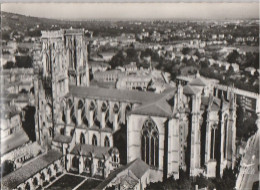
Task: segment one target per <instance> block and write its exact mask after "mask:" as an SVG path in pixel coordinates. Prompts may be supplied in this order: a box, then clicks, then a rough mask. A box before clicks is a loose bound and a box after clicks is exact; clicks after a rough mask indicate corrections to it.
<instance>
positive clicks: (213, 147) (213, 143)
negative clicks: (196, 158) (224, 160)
mask: <svg viewBox="0 0 260 190" xmlns="http://www.w3.org/2000/svg"><path fill="white" fill-rule="evenodd" d="M216 141H217V125H213V126H212V128H211V141H210V159H213V160H214V159H216Z"/></svg>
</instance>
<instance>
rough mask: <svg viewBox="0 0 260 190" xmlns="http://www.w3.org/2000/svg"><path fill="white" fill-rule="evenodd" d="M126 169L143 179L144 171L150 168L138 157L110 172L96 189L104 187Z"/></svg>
mask: <svg viewBox="0 0 260 190" xmlns="http://www.w3.org/2000/svg"><path fill="white" fill-rule="evenodd" d="M125 170H130V171H131V172H132V174H134V176H136V177H137V178H138V179H141V177H142V176H143V175H144V173H145V172H146V171H147V170H149V166H148V165H147V164H146V163H145V162H144V161H142V160H141V159H140V158H137V159H135V160H134V161H132V162H130V163H129V164H127V165H125V166H122V167H120V168H118V169H117V170H115V171H114V172H112V173H111V174H109V176H108V177H107V178H106V179H105V180H104V181H103V182H102V183H100V184H99V185H98V186H97V187H96V189H104V188H105V187H106V186H107V185H108V184H109V183H110V182H111V181H113V180H114V179H115V178H116V177H117V176H118V175H119V174H120V173H121V172H123V171H125Z"/></svg>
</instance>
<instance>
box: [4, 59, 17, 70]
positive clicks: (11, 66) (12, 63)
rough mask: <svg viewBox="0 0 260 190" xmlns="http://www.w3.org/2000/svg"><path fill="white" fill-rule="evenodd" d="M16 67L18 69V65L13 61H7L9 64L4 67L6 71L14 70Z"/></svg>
mask: <svg viewBox="0 0 260 190" xmlns="http://www.w3.org/2000/svg"><path fill="white" fill-rule="evenodd" d="M15 67H16V65H15V63H14V62H12V61H7V63H6V64H5V65H4V66H3V68H4V69H12V68H15Z"/></svg>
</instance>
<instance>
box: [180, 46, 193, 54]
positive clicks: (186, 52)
mask: <svg viewBox="0 0 260 190" xmlns="http://www.w3.org/2000/svg"><path fill="white" fill-rule="evenodd" d="M191 51H192V49H191V48H188V47H184V48H183V49H182V51H181V52H182V54H184V55H187V54H189V53H190V52H191Z"/></svg>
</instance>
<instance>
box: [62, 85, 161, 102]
mask: <svg viewBox="0 0 260 190" xmlns="http://www.w3.org/2000/svg"><path fill="white" fill-rule="evenodd" d="M70 95H72V96H76V97H79V98H93V99H103V100H112V101H122V102H132V103H144V102H150V101H156V100H157V99H158V98H159V97H161V95H160V94H155V93H152V92H142V91H132V90H121V89H108V88H96V87H79V86H70V90H69V93H68V95H67V96H70Z"/></svg>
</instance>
